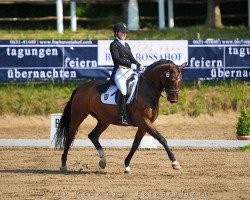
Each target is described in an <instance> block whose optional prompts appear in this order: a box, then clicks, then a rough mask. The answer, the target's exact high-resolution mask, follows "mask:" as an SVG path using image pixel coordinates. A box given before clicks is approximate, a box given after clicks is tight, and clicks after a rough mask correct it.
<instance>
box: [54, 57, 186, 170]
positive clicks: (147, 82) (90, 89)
mask: <svg viewBox="0 0 250 200" xmlns="http://www.w3.org/2000/svg"><path fill="white" fill-rule="evenodd" d="M186 65H187V63H183V64H182V65H180V66H177V65H176V64H174V63H173V62H172V61H170V60H163V59H162V60H159V61H157V62H155V63H153V64H152V65H150V66H148V67H147V68H146V70H145V71H144V73H141V74H140V78H139V82H138V91H137V95H136V97H135V99H134V102H133V105H130V104H129V105H127V111H128V114H129V116H130V123H129V126H134V127H138V130H137V132H136V134H135V138H134V141H133V145H132V148H131V150H130V152H129V154H128V155H127V157H126V158H125V162H124V164H125V171H124V172H125V173H130V167H129V164H130V161H131V159H132V157H133V155H134V153H135V151H136V150H137V148H138V146H139V144H140V142H141V140H142V138H143V136H144V135H145V133H146V132H147V133H148V134H150V135H151V136H153V137H154V138H155V139H156V140H158V141H159V142H160V144H162V145H163V147H164V148H165V150H166V152H167V155H168V157H169V159H170V160H171V161H172V167H173V169H180V168H181V166H180V164H179V163H178V162H177V160H176V159H175V156H174V154H173V153H172V151H171V149H170V147H169V146H168V143H167V140H166V139H165V138H164V137H163V136H162V135H161V134H160V133H159V132H158V131H157V130H156V128H155V127H154V126H153V124H152V123H153V122H154V121H155V120H156V118H157V117H158V114H159V98H160V96H161V93H162V91H163V90H165V92H166V94H167V100H168V101H170V102H171V103H176V102H178V93H179V82H180V80H181V79H182V76H181V71H182V69H183V68H185V67H186ZM103 83H104V81H101V80H92V81H90V82H87V83H85V84H82V85H80V86H79V87H77V88H76V89H75V90H74V91H73V93H72V95H71V97H70V100H69V101H68V102H67V103H66V106H65V108H64V111H63V114H62V117H61V119H60V122H59V125H58V129H57V132H56V134H55V147H56V148H64V152H63V154H62V157H61V162H62V166H61V168H60V169H61V170H63V171H66V170H67V165H66V162H67V155H68V151H69V148H70V146H71V144H72V142H73V140H74V138H75V135H76V132H77V130H78V127H79V126H80V124H81V123H82V122H83V120H84V119H85V118H86V117H87V116H88V115H89V114H90V115H92V116H93V117H94V118H95V119H96V120H97V125H96V127H95V128H94V129H93V130H92V131H91V132H90V133H89V134H88V138H89V139H90V140H91V141H92V143H93V144H94V146H95V148H96V150H97V151H98V153H99V156H100V161H99V166H100V167H101V168H102V169H104V168H105V167H106V154H105V151H104V149H103V148H102V146H101V144H100V143H99V137H100V135H101V134H102V133H103V131H104V130H105V129H107V127H108V126H109V125H110V124H114V125H120V124H119V122H118V106H117V105H108V104H103V103H102V102H101V97H100V93H98V92H97V90H96V87H97V86H98V85H100V84H103Z"/></svg>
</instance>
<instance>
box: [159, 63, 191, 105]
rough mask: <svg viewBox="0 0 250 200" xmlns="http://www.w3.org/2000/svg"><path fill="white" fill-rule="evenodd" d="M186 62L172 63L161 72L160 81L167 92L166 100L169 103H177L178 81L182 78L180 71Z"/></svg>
mask: <svg viewBox="0 0 250 200" xmlns="http://www.w3.org/2000/svg"><path fill="white" fill-rule="evenodd" d="M186 65H187V63H183V64H182V65H181V66H177V65H175V64H174V63H172V65H170V67H169V68H168V69H167V70H166V71H164V72H163V74H162V75H161V78H160V81H161V84H162V86H163V89H164V90H165V92H166V94H167V100H168V101H169V102H171V103H177V102H178V99H179V83H180V81H181V80H182V75H181V71H182V69H184V68H185V67H186Z"/></svg>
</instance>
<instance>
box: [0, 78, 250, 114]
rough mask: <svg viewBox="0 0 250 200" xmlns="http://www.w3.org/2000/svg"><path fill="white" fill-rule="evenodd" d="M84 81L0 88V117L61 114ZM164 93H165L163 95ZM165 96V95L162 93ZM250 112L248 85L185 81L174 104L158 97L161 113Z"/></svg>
mask: <svg viewBox="0 0 250 200" xmlns="http://www.w3.org/2000/svg"><path fill="white" fill-rule="evenodd" d="M82 82H84V81H80V82H79V81H78V82H58V83H35V82H27V83H22V84H21V83H11V84H2V85H0V115H3V114H9V113H14V114H16V115H47V114H50V113H57V112H62V111H63V108H64V104H65V103H66V102H67V101H68V99H69V97H70V95H71V93H72V91H73V90H74V88H75V87H77V86H78V85H80V84H81V83H82ZM163 94H164V93H163ZM164 95H165V94H164ZM241 107H246V108H248V109H250V83H249V82H236V81H231V82H198V83H197V82H184V83H183V86H182V88H181V91H180V95H179V102H178V103H177V104H170V103H169V102H168V101H167V100H166V99H165V97H161V98H160V113H161V114H167V115H168V114H173V113H183V114H188V115H190V116H198V115H200V114H202V113H208V114H210V115H213V114H214V113H215V112H218V111H239V110H240V108H241Z"/></svg>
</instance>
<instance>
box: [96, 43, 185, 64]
mask: <svg viewBox="0 0 250 200" xmlns="http://www.w3.org/2000/svg"><path fill="white" fill-rule="evenodd" d="M111 42H112V40H98V65H99V66H113V61H112V57H111V54H110V51H109V46H110V43H111ZM127 43H128V44H129V46H130V48H131V51H132V53H133V56H134V57H135V59H136V60H137V61H138V62H139V63H141V64H142V65H145V66H148V65H151V64H152V63H154V62H156V61H158V60H160V59H165V60H172V61H173V62H174V63H175V64H177V65H180V64H182V63H184V62H187V61H188V40H127Z"/></svg>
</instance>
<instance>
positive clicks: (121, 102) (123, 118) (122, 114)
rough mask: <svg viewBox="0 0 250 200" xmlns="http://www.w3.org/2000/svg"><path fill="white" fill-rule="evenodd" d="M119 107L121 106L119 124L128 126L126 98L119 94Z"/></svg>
mask: <svg viewBox="0 0 250 200" xmlns="http://www.w3.org/2000/svg"><path fill="white" fill-rule="evenodd" d="M118 106H119V124H123V125H127V124H128V116H127V112H126V96H125V95H123V94H122V93H120V92H119V93H118Z"/></svg>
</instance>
